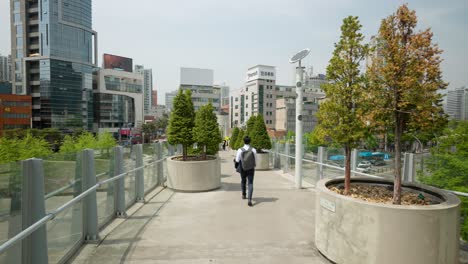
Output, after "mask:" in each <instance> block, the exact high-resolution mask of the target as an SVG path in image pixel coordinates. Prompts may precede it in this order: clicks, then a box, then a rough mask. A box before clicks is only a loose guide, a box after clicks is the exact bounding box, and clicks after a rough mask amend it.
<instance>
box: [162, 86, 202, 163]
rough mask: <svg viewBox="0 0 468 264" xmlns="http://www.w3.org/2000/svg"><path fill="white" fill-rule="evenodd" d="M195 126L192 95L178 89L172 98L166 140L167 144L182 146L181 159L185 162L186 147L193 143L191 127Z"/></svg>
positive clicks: (187, 91) (189, 92) (188, 91)
mask: <svg viewBox="0 0 468 264" xmlns="http://www.w3.org/2000/svg"><path fill="white" fill-rule="evenodd" d="M194 125H195V111H194V109H193V103H192V93H191V91H190V90H186V91H185V93H184V92H183V91H182V89H179V93H178V94H177V96H176V97H174V109H173V110H172V112H171V117H170V118H169V128H168V133H167V139H168V142H169V144H172V145H177V144H182V158H183V160H187V155H188V147H189V146H190V145H191V144H193V143H194V140H193V131H192V130H193V127H194Z"/></svg>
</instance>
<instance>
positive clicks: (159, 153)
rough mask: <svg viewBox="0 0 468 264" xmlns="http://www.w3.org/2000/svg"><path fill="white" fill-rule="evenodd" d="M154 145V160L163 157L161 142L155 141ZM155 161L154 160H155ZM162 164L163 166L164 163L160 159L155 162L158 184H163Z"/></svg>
mask: <svg viewBox="0 0 468 264" xmlns="http://www.w3.org/2000/svg"><path fill="white" fill-rule="evenodd" d="M155 144H156V145H155V147H154V149H155V150H156V161H158V160H161V159H162V158H163V147H162V143H161V142H158V143H155ZM156 161H155V162H156ZM163 166H164V163H163V161H160V162H158V163H157V164H156V168H157V170H156V175H157V177H158V184H160V185H161V186H162V185H163V183H164V171H163Z"/></svg>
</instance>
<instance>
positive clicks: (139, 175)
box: [133, 144, 145, 203]
mask: <svg viewBox="0 0 468 264" xmlns="http://www.w3.org/2000/svg"><path fill="white" fill-rule="evenodd" d="M133 148H134V150H133V151H134V152H135V158H136V161H135V166H136V168H139V167H141V166H143V146H142V145H141V144H138V145H134V146H133ZM135 173H136V179H135V184H136V186H135V188H136V201H137V202H141V203H144V202H145V178H144V169H141V170H137V171H136V172H135Z"/></svg>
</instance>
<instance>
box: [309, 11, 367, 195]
mask: <svg viewBox="0 0 468 264" xmlns="http://www.w3.org/2000/svg"><path fill="white" fill-rule="evenodd" d="M361 27H362V26H361V25H360V23H359V20H358V18H357V17H353V16H349V17H347V18H345V19H344V20H343V25H342V26H341V37H340V41H339V42H338V43H336V44H335V50H334V52H333V56H332V58H331V59H330V64H329V65H328V67H327V78H328V80H329V82H328V83H327V84H324V85H322V88H323V90H324V91H325V94H326V97H327V100H325V101H324V102H323V103H322V104H321V105H320V108H319V111H318V113H317V118H318V127H317V131H315V132H314V134H315V136H318V137H319V138H320V139H321V140H322V141H324V142H325V141H326V139H327V138H328V139H330V140H331V141H332V143H335V144H340V145H342V146H343V147H344V149H345V157H346V160H345V190H344V194H345V195H347V194H348V193H349V189H350V184H351V150H352V149H353V148H355V147H357V146H358V144H359V142H360V140H361V138H363V137H364V135H365V132H366V131H367V128H366V124H365V123H364V122H363V117H364V112H365V111H364V107H363V106H364V101H363V100H364V97H365V94H364V93H363V88H364V85H365V77H364V75H363V74H362V73H361V72H360V70H359V67H360V65H361V63H362V62H363V60H364V59H365V58H366V55H367V54H368V50H369V48H368V45H365V44H362V42H363V40H364V36H363V35H362V33H361V32H360V29H361Z"/></svg>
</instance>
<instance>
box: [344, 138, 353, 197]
mask: <svg viewBox="0 0 468 264" xmlns="http://www.w3.org/2000/svg"><path fill="white" fill-rule="evenodd" d="M344 183H345V190H344V194H345V195H348V194H349V189H350V188H351V148H350V147H349V145H345V181H344Z"/></svg>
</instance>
